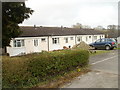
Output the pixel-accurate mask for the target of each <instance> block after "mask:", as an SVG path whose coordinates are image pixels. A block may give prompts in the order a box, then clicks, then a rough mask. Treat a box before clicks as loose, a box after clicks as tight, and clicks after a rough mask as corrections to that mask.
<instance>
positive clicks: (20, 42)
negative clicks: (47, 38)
mask: <svg viewBox="0 0 120 90" xmlns="http://www.w3.org/2000/svg"><path fill="white" fill-rule="evenodd" d="M13 44H14V47H22V46H25V44H24V40H14V42H13Z"/></svg>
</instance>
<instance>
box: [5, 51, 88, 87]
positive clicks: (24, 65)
mask: <svg viewBox="0 0 120 90" xmlns="http://www.w3.org/2000/svg"><path fill="white" fill-rule="evenodd" d="M88 58H89V52H88V51H86V50H63V51H54V52H47V53H40V54H33V55H32V54H31V55H28V56H27V55H26V56H21V57H14V58H8V57H7V58H4V60H3V88H6V87H27V86H29V87H31V86H33V85H36V84H37V83H40V82H42V81H45V80H47V79H49V78H50V77H54V76H57V75H61V74H64V73H65V72H67V71H70V70H74V69H75V68H76V67H78V66H80V67H84V66H86V65H87V64H88ZM9 59H10V60H9Z"/></svg>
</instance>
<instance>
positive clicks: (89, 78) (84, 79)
mask: <svg viewBox="0 0 120 90" xmlns="http://www.w3.org/2000/svg"><path fill="white" fill-rule="evenodd" d="M89 61H90V62H89V63H90V65H91V66H90V68H91V70H92V71H91V72H88V73H87V74H84V75H81V76H79V77H77V78H75V79H74V80H73V81H71V82H70V83H68V84H66V85H64V86H63V87H62V88H118V76H119V75H118V50H113V51H112V52H109V53H104V54H100V55H96V56H91V57H90V59H89Z"/></svg>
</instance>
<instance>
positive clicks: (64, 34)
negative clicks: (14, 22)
mask: <svg viewBox="0 0 120 90" xmlns="http://www.w3.org/2000/svg"><path fill="white" fill-rule="evenodd" d="M21 31H22V34H21V35H20V36H19V37H17V38H13V39H12V40H11V42H10V47H7V53H9V55H10V56H16V55H22V54H29V53H35V52H41V51H43V50H45V51H52V50H58V49H63V47H64V46H66V47H68V48H71V47H73V46H74V45H75V44H78V43H80V42H81V41H84V42H85V43H87V44H89V43H92V42H94V41H96V40H97V39H100V38H105V35H104V34H102V33H101V32H98V31H96V30H87V29H75V28H63V27H21Z"/></svg>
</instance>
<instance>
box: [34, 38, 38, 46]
mask: <svg viewBox="0 0 120 90" xmlns="http://www.w3.org/2000/svg"><path fill="white" fill-rule="evenodd" d="M34 46H35V47H37V46H38V39H34Z"/></svg>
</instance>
